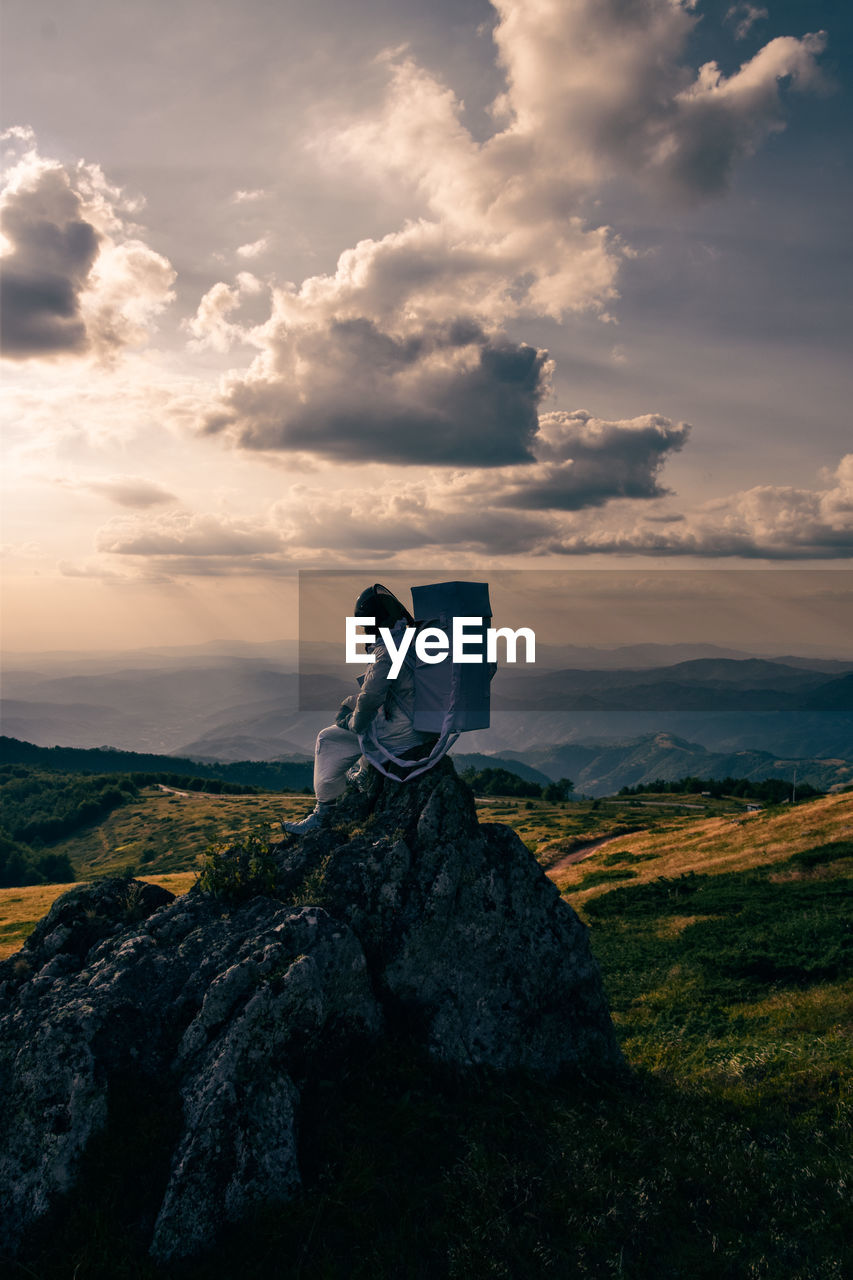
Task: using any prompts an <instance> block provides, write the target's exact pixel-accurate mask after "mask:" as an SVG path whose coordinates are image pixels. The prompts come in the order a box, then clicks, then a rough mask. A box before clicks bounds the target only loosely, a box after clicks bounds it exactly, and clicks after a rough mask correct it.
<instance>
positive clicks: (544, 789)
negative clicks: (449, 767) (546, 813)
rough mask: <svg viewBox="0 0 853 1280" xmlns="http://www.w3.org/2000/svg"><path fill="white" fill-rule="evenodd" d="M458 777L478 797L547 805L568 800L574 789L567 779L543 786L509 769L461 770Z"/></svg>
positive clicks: (573, 785)
mask: <svg viewBox="0 0 853 1280" xmlns="http://www.w3.org/2000/svg"><path fill="white" fill-rule="evenodd" d="M459 776H460V778H462V780H463V782H467V784H468V786H469V787H470V788H471V790H472V791H474V792H475V793H476V794H477V795H478V796H514V797H518V798H519V799H527V800H546V801H547V802H548V803H549V804H559V803H560V802H561V801H563V800H568V798H569V795H570V793H571V792H572V791H574V787H575V784H574V783H573V782H571V781H570V779H569V778H560V780H559V782H547V783H545V784H544V785H543V784H541V783H539V782H533V781H531V780H530V779H529V778H522V777H519V775H518V774H517V773H511V772H510V770H509V769H474V768H473V767H472V768H468V769H463V770H462V772H461V774H460V775H459Z"/></svg>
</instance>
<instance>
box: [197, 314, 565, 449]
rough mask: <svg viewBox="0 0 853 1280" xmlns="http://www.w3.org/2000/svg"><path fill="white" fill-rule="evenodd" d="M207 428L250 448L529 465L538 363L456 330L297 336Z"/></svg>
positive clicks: (352, 328)
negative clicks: (228, 435) (223, 432)
mask: <svg viewBox="0 0 853 1280" xmlns="http://www.w3.org/2000/svg"><path fill="white" fill-rule="evenodd" d="M276 357H277V358H276V362H275V367H274V370H272V371H271V372H270V373H267V374H263V373H262V374H259V375H258V376H252V377H247V378H239V379H237V380H235V382H234V383H233V385H232V387H231V389H230V391H229V393H228V394H227V396H226V397H225V399H224V402H223V404H222V406H221V408H220V409H219V410H218V411H215V412H214V413H212V414H211V415H210V416H209V418H208V420H207V423H206V430H207V431H208V432H209V433H215V432H218V431H223V430H228V431H229V433H230V434H232V435H233V437H234V439H235V440H236V442H237V443H238V444H239V445H241V446H242V447H243V448H248V449H268V450H274V449H296V450H300V449H301V450H310V451H312V452H314V453H320V454H325V455H326V456H328V457H334V458H341V459H352V460H355V461H375V460H377V459H381V460H382V461H385V462H400V463H409V464H411V463H445V464H448V463H456V464H459V465H461V464H469V465H472V466H474V465H477V466H497V465H500V464H504V463H508V462H519V461H524V460H525V459H526V460H531V461H532V458H533V455H532V453H531V451H530V444H531V440H532V438H533V436H534V434H535V432H536V430H537V407H538V404H539V401H540V400H541V398H542V396H543V394H544V392H545V389H546V385H547V383H546V379H547V372H548V362H547V358H546V353H545V352H542V351H537V350H536V349H535V348H533V347H528V346H526V345H524V344H518V343H511V342H509V341H507V340H506V339H504V338H501V337H499V336H490V335H489V334H488V333H487V332H486V331H484V330H483V329H482V328H481V327H480V326H479V325H477V324H476V323H473V322H470V321H464V320H461V321H458V322H456V323H449V324H444V325H439V324H432V325H429V326H421V327H419V328H418V329H417V330H416V331H414V332H410V333H404V334H401V335H399V336H397V335H394V334H389V333H388V332H386V331H384V330H383V329H381V328H380V327H379V326H378V325H377V324H376V323H375V322H374V321H372V320H369V319H365V318H361V317H359V318H353V319H332V320H330V322H329V323H328V324H327V325H326V326H324V327H319V326H318V327H316V328H313V327H312V328H308V329H300V330H298V331H296V332H294V333H293V335H292V337H291V340H290V341H289V342H288V343H287V344H284V345H282V346H281V347H280V348H279V349H278V350H277V352H276Z"/></svg>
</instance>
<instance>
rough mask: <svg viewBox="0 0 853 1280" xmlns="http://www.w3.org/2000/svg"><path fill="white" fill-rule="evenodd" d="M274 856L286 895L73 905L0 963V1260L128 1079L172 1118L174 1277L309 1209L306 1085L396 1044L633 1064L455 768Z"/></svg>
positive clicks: (384, 796)
mask: <svg viewBox="0 0 853 1280" xmlns="http://www.w3.org/2000/svg"><path fill="white" fill-rule="evenodd" d="M273 852H274V854H275V857H276V865H277V867H278V881H277V888H276V896H257V897H250V898H249V899H248V900H247V901H243V902H241V903H239V904H235V903H231V904H229V903H228V902H223V901H222V900H220V899H217V898H213V897H211V896H208V895H206V894H204V893H202V892H201V891H200V890H199V889H194V890H192V891H191V892H190V893H189V894H186V895H184V896H183V897H181V898H173V896H172V895H171V894H169V893H168V892H167V891H166V890H163V889H157V888H155V887H154V886H151V885H145V884H142V883H140V882H138V881H127V880H110V881H104V882H101V883H99V884H95V885H91V886H80V887H78V888H75V889H73V890H72V891H71V892H70V893H68V894H65V895H64V896H63V897H62V898H60V899H58V900H57V902H56V903H55V904H54V906H53V907H52V909H51V911H50V913H49V914H48V916H47V917H46V918H45V919H44V920H43V921H41V922H40V924H39V925H38V926H37V928H36V930H35V931H34V933H33V934H32V935H31V936H30V938H29V939H28V941H27V944H26V945H25V947H24V949H23V950H22V951H21V952H19V953H18V955H17V956H13V957H11V958H10V959H9V960H7V961H4V962H2V963H0V1104H1V1105H0V1126H2V1132H0V1251H5V1252H7V1253H14V1252H15V1250H16V1249H18V1248H19V1247H20V1244H21V1241H22V1239H23V1238H24V1237H25V1235H26V1232H27V1231H28V1229H29V1228H31V1227H32V1226H33V1224H34V1223H37V1222H38V1220H39V1218H40V1217H41V1216H42V1215H43V1214H44V1213H46V1212H47V1211H48V1210H49V1209H50V1208H51V1207H52V1206H53V1205H54V1204H55V1203H56V1201H57V1198H58V1197H59V1196H60V1195H61V1194H62V1193H63V1192H66V1191H68V1190H70V1189H71V1188H73V1186H74V1184H75V1179H76V1178H77V1175H78V1170H79V1166H80V1160H81V1156H82V1154H83V1153H84V1151H85V1150H86V1148H87V1146H88V1144H89V1142H90V1141H91V1139H92V1137H93V1136H94V1135H95V1134H96V1133H98V1132H99V1131H100V1130H102V1129H103V1128H104V1126H105V1125H107V1124H108V1122H109V1116H110V1090H111V1083H112V1082H115V1081H118V1080H123V1081H126V1080H127V1079H128V1077H129V1076H130V1077H131V1078H136V1077H137V1076H138V1077H139V1078H140V1079H144V1080H147V1081H149V1082H156V1089H157V1090H158V1091H159V1090H163V1091H166V1092H167V1093H169V1095H170V1096H171V1097H172V1098H174V1099H175V1100H176V1102H177V1103H179V1109H180V1115H181V1126H180V1131H179V1133H178V1134H177V1136H176V1138H175V1140H174V1146H173V1148H172V1149H171V1151H168V1152H164V1155H165V1156H167V1157H168V1159H167V1161H166V1163H167V1164H168V1166H169V1172H168V1177H167V1179H166V1181H165V1185H164V1188H163V1195H162V1199H161V1201H160V1206H159V1211H158V1212H157V1215H156V1221H155V1222H154V1225H153V1231H152V1234H151V1253H152V1255H153V1256H154V1257H155V1258H156V1259H157V1260H158V1261H160V1262H162V1263H167V1262H170V1261H171V1260H173V1259H177V1258H180V1257H182V1256H186V1255H189V1254H192V1253H195V1252H198V1251H200V1250H203V1249H205V1248H207V1247H209V1246H210V1245H211V1244H212V1243H213V1242H214V1241H215V1238H216V1233H217V1229H218V1228H219V1226H220V1224H221V1223H222V1222H225V1221H231V1222H237V1221H239V1220H240V1219H242V1218H243V1217H244V1216H245V1215H246V1214H247V1213H248V1212H250V1211H251V1209H252V1208H253V1206H256V1205H260V1204H262V1203H265V1202H275V1201H279V1202H283V1201H285V1200H287V1199H288V1198H290V1197H292V1196H293V1195H294V1194H295V1193H296V1192H297V1191H298V1189H299V1187H300V1185H301V1176H300V1169H299V1163H298V1149H299V1148H298V1144H297V1137H298V1122H299V1103H300V1095H301V1090H302V1088H303V1087H304V1085H305V1082H306V1081H307V1080H308V1079H309V1078H312V1077H313V1076H314V1075H322V1077H323V1078H328V1077H329V1076H330V1075H331V1076H334V1071H335V1069H336V1068H335V1064H336V1063H340V1062H344V1061H346V1059H347V1057H348V1056H350V1057H351V1055H352V1054H353V1053H356V1052H358V1047H359V1045H360V1044H361V1043H363V1042H364V1040H365V1038H375V1037H377V1036H379V1035H381V1034H382V1032H383V1029H384V1028H385V1027H387V1026H388V1025H390V1024H391V1023H399V1025H400V1026H401V1027H405V1029H406V1032H407V1034H410V1035H412V1036H414V1037H415V1038H416V1039H417V1040H418V1041H420V1043H422V1045H423V1046H424V1048H425V1049H426V1050H427V1051H428V1052H429V1053H430V1054H431V1055H432V1056H433V1057H435V1058H436V1059H437V1060H439V1061H441V1062H443V1063H447V1064H451V1065H454V1066H457V1067H459V1068H466V1067H468V1066H469V1065H471V1064H476V1065H477V1066H479V1067H480V1068H488V1069H493V1070H497V1071H507V1070H518V1069H521V1070H525V1071H527V1072H531V1073H533V1074H535V1075H538V1076H539V1077H541V1078H543V1079H548V1078H551V1077H553V1076H554V1075H556V1074H557V1073H558V1072H560V1071H563V1070H565V1069H566V1068H574V1069H580V1070H582V1071H588V1072H596V1073H597V1072H599V1071H600V1070H601V1069H602V1068H607V1067H611V1066H615V1065H616V1064H617V1063H618V1062H619V1053H618V1050H617V1048H616V1042H615V1039H614V1035H613V1030H612V1026H611V1023H610V1018H609V1015H608V1012H607V1009H606V1005H605V1002H604V999H603V995H602V989H601V982H600V978H599V974H598V969H597V966H596V964H595V961H594V959H593V957H592V954H591V951H590V947H589V942H588V936H587V930H586V929H585V927H584V926H583V925H582V924H581V922H580V921H579V919H578V918H577V916H576V915H575V913H574V912H573V911H572V910H571V908H570V907H569V906H568V905H567V904H566V903H565V902H563V901H562V899H561V898H560V895H559V893H558V892H557V890H556V889H555V888H554V887H553V885H552V884H551V883H550V881H549V880H548V879H547V877H546V876H545V875H544V874H543V873H542V871H541V869H540V868H539V866H538V864H537V863H536V860H535V859H534V858H533V857H532V855H531V854H530V853H529V852H528V850H527V849H526V848H525V846H524V845H523V844H522V843H521V841H520V840H519V839H518V837H517V836H516V835H515V833H514V832H513V831H511V830H510V829H509V828H506V827H500V826H479V825H478V823H477V819H476V813H475V810H474V804H473V799H472V796H471V794H470V792H469V791H468V789H467V787H465V785H464V784H463V783H461V782H460V781H459V779H458V778H457V777H456V774H455V772H454V770H453V766H452V764H451V763H450V762H449V761H445V762H442V764H440V765H439V766H438V767H437V768H436V769H434V770H432V771H431V772H430V773H428V774H426V775H424V776H423V777H422V778H420V779H417V780H415V781H413V782H411V783H406V784H398V783H393V782H390V781H388V780H385V779H382V778H380V777H379V775H375V774H374V775H372V777H371V779H370V781H369V784H368V786H367V787H366V789H365V790H364V791H354V790H353V791H351V792H348V793H347V796H346V797H345V798H344V799H343V800H342V801H340V802H339V804H338V806H337V809H336V815H335V824H334V826H333V827H332V828H330V829H327V830H324V831H322V832H320V833H318V834H316V835H312V836H309V837H304V838H302V839H296V838H294V839H291V840H290V841H288V842H287V843H286V844H285V845H282V846H279V847H278V848H277V849H275V850H274V851H273ZM299 903H303V904H306V903H307V905H297V904H299ZM164 1141H165V1140H164ZM164 1167H165V1164H164ZM158 1194H159V1192H158Z"/></svg>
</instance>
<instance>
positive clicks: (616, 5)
mask: <svg viewBox="0 0 853 1280" xmlns="http://www.w3.org/2000/svg"><path fill="white" fill-rule="evenodd" d="M493 3H494V6H495V8H496V9H497V11H498V13H499V15H500V21H499V23H498V26H497V28H496V30H495V40H496V42H497V45H498V50H499V56H500V60H501V63H502V65H503V67H504V70H505V72H506V76H507V82H508V87H507V91H506V93H505V94H504V95H503V97H502V98H501V99H500V100H499V102H498V103H497V104H496V110H497V112H498V113H499V115H500V116H501V117H502V118H503V119H505V120H506V121H507V128H506V130H505V131H504V132H503V133H502V134H500V135H498V136H497V137H495V138H493V139H492V141H491V143H490V144H489V145H490V148H491V149H492V150H493V151H494V152H495V153H496V156H497V157H499V158H503V155H504V153H506V156H507V158H508V159H510V160H511V157H512V155H513V153H514V152H517V150H518V147H519V145H520V144H523V143H525V142H526V143H528V145H530V146H535V147H536V148H537V149H538V151H539V155H540V157H541V159H542V160H543V161H544V160H545V158H546V157H547V158H548V159H549V160H550V161H551V162H552V163H554V164H556V165H558V166H559V171H561V172H564V173H568V174H569V175H570V176H574V178H575V179H576V180H578V181H582V182H586V183H597V182H599V181H600V180H601V179H602V178H608V177H613V176H616V177H619V176H624V175H630V176H632V177H634V178H637V179H639V180H641V181H643V182H645V183H652V184H658V185H659V184H661V183H663V184H664V185H665V186H666V187H667V188H668V189H669V190H670V191H672V192H678V193H680V194H682V195H684V196H687V197H703V196H707V195H711V194H715V193H717V192H719V191H721V190H723V189H724V188H725V187H726V185H727V183H728V180H729V178H730V175H731V172H732V169H733V167H734V165H735V164H736V163H737V161H739V160H740V159H742V158H743V157H744V156H746V155H749V154H750V153H751V152H752V151H754V150H755V149H756V148H757V147H758V146H759V145H760V144H761V142H762V141H763V140H764V139H765V138H766V137H767V136H768V134H770V133H773V132H774V131H776V130H778V129H780V128H783V127H784V112H783V101H782V96H781V93H780V81H782V80H785V81H786V82H787V83H788V84H789V85H790V86H791V87H792V88H794V89H798V90H804V89H810V88H814V87H815V85H816V84H817V83H818V81H819V72H818V69H817V63H816V58H817V56H818V55H819V54H820V52H821V51H822V49H823V48H824V45H825V35H824V33H823V32H818V33H811V34H808V35H805V36H803V37H802V38H801V39H797V38H794V37H781V38H778V39H776V40H771V41H770V42H769V43H768V44H767V45H765V46H764V48H763V49H761V50H760V51H759V52H758V53H757V54H756V55H755V57H754V58H752V59H751V60H750V61H748V62H746V63H744V64H743V66H741V67H740V68H739V69H738V70H737V71H736V72H735V73H734V74H733V75H732V76H730V77H725V76H723V75H722V73H721V72H720V70H719V68H718V66H717V64H716V63H714V62H708V63H706V64H704V65H703V66H702V67H700V68H699V69H698V71H696V70H695V69H694V68H692V67H691V66H690V65H689V63H688V62H687V60H686V49H687V41H688V38H689V36H690V34H691V32H692V30H693V27H694V26H695V24H696V22H697V21H698V16H697V14H696V13H695V8H696V5H695V2H694V0H566V3H563V4H560V5H555V4H553V3H552V2H551V0H532V2H531V0H493ZM747 7H748V8H750V9H752V6H747ZM745 16H746V15H745ZM758 16H760V14H759V13H758V11H756V12H755V14H754V16H753V17H752V21H754V20H755V18H756V17H758Z"/></svg>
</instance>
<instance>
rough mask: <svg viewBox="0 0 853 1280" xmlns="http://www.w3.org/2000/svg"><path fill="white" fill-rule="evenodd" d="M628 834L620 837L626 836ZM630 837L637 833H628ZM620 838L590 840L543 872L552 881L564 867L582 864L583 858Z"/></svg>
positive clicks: (608, 837)
mask: <svg viewBox="0 0 853 1280" xmlns="http://www.w3.org/2000/svg"><path fill="white" fill-rule="evenodd" d="M628 834H629V833H628V832H624V831H623V833H622V835H628ZM630 834H631V835H632V836H635V835H638V834H639V832H637V831H632V832H630ZM621 839H622V836H621V835H619V836H602V837H601V838H600V839H599V840H591V841H590V842H589V844H582V845H580V846H579V847H578V848H577V849H572V851H571V853H567V854H566V856H565V857H564V858H561V859H560V861H559V862H555V863H554V865H553V867H549V868H548V870H547V871H546V872H545V874H546V875H547V876H550V877H551V879H552V880H553V879H554V877H555V876H557V875H559V873H560V872H561V871H565V869H566V867H570V866H572V864H573V863H575V862H583V860H584V858H588V857H589V855H590V854H591V853H595V851H596V849H601V848H602V846H603V845H606V844H612V842H613V841H614V840H621Z"/></svg>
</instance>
